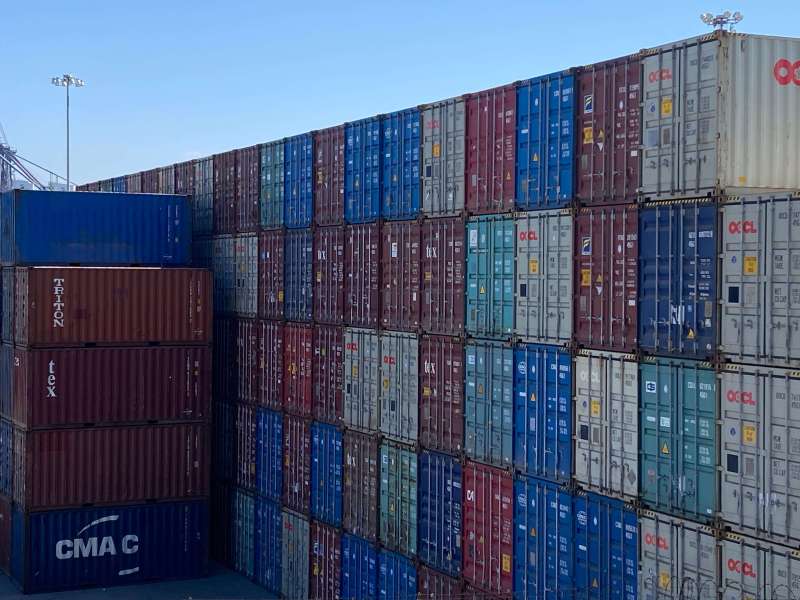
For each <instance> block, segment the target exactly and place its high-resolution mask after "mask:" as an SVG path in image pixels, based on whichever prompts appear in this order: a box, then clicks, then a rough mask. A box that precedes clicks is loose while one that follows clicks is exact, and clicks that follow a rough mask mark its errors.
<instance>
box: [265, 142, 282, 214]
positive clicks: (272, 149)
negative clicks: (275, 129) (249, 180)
mask: <svg viewBox="0 0 800 600" xmlns="http://www.w3.org/2000/svg"><path fill="white" fill-rule="evenodd" d="M283 146H284V143H283V140H278V141H276V142H269V143H268V144H262V145H261V150H260V152H261V165H260V169H259V170H260V173H259V175H260V177H259V179H260V181H259V183H260V190H259V205H260V212H261V227H262V228H264V229H277V228H280V227H283V204H284V188H283V185H284V172H283V171H284V154H283Z"/></svg>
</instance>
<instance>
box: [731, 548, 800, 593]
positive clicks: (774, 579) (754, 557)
mask: <svg viewBox="0 0 800 600" xmlns="http://www.w3.org/2000/svg"><path fill="white" fill-rule="evenodd" d="M721 545H722V556H721V558H722V577H721V581H720V583H721V584H722V589H723V590H725V593H726V594H727V595H730V596H731V597H736V596H738V597H740V598H798V597H800V550H799V549H798V548H797V546H796V545H795V546H794V547H790V548H787V547H785V546H779V545H777V544H770V543H769V542H766V541H764V540H760V539H754V538H750V537H746V536H740V535H736V534H727V535H725V536H724V537H723V538H722V543H721Z"/></svg>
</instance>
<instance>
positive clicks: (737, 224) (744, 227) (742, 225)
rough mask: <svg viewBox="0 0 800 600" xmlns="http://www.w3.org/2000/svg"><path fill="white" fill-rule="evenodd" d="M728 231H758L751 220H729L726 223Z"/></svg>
mask: <svg viewBox="0 0 800 600" xmlns="http://www.w3.org/2000/svg"><path fill="white" fill-rule="evenodd" d="M728 231H730V232H731V233H758V229H756V224H755V223H753V221H731V222H730V223H728Z"/></svg>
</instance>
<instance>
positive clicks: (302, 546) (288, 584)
mask: <svg viewBox="0 0 800 600" xmlns="http://www.w3.org/2000/svg"><path fill="white" fill-rule="evenodd" d="M282 512H283V544H282V550H283V567H282V569H281V580H282V583H281V594H282V595H283V597H284V598H294V599H297V600H301V599H304V598H310V596H309V595H308V592H309V549H310V535H311V531H310V529H311V527H310V525H309V522H308V519H305V518H303V517H301V516H299V515H296V514H294V513H293V512H290V511H288V510H284V511H282Z"/></svg>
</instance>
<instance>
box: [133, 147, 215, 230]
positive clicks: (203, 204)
mask: <svg viewBox="0 0 800 600" xmlns="http://www.w3.org/2000/svg"><path fill="white" fill-rule="evenodd" d="M128 188H129V189H130V181H129V182H128ZM192 213H193V216H194V219H193V222H192V230H193V231H194V233H195V234H199V235H208V234H210V233H211V232H212V231H213V229H214V157H213V156H208V157H206V158H200V159H198V160H197V162H196V163H195V165H194V196H192Z"/></svg>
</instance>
